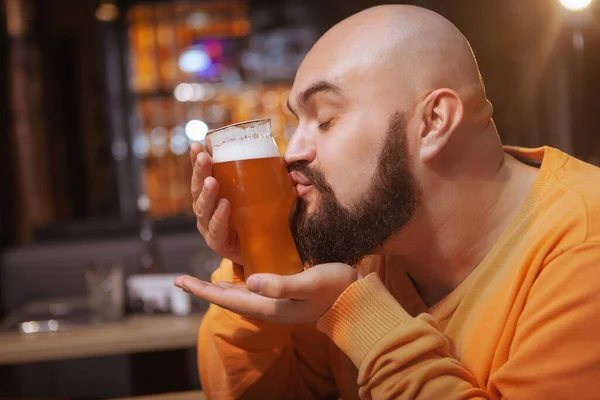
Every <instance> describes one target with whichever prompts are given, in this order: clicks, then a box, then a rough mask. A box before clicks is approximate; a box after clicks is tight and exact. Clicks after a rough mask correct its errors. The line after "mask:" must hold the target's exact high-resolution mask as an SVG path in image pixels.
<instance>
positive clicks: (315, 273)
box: [246, 263, 358, 300]
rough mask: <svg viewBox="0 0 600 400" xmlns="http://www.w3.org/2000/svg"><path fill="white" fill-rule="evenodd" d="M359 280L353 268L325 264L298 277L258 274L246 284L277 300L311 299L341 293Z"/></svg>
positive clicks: (336, 264) (297, 275) (338, 264)
mask: <svg viewBox="0 0 600 400" xmlns="http://www.w3.org/2000/svg"><path fill="white" fill-rule="evenodd" d="M357 278H358V274H357V272H356V271H355V270H354V268H352V267H350V266H348V265H346V264H340V263H331V264H323V265H319V266H316V267H313V268H309V269H307V270H305V271H304V272H300V273H298V274H295V275H288V276H281V275H276V274H255V275H252V276H250V277H249V278H248V279H247V281H246V287H247V288H248V290H250V291H252V292H255V293H258V294H260V295H262V296H266V297H270V298H274V299H294V300H308V299H312V298H314V297H315V296H323V295H327V293H338V292H339V293H341V291H343V290H344V289H345V288H346V287H348V286H349V285H350V284H352V283H353V282H354V281H356V279H357Z"/></svg>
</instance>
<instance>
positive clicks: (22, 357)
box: [0, 314, 202, 365]
mask: <svg viewBox="0 0 600 400" xmlns="http://www.w3.org/2000/svg"><path fill="white" fill-rule="evenodd" d="M201 321H202V315H201V314H194V315H190V316H186V317H176V316H171V315H149V316H133V317H129V318H127V319H125V320H124V321H122V322H114V323H110V324H103V325H94V326H92V325H90V326H83V327H78V328H74V329H72V330H65V331H58V332H48V333H32V334H23V333H20V332H0V365H3V364H22V363H32V362H40V361H56V360H64V359H73V358H86V357H97V356H109V355H116V354H127V353H139V352H145V351H154V350H171V349H180V348H189V347H194V346H196V337H197V334H198V328H199V327H200V322H201Z"/></svg>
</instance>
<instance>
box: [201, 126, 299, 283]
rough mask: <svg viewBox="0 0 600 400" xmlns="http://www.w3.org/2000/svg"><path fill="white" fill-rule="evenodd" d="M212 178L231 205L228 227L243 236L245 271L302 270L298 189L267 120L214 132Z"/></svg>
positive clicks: (211, 136)
mask: <svg viewBox="0 0 600 400" xmlns="http://www.w3.org/2000/svg"><path fill="white" fill-rule="evenodd" d="M208 141H209V142H210V147H211V151H212V157H213V176H214V178H215V179H216V180H217V182H219V187H220V189H219V190H220V191H219V196H220V197H222V198H225V199H227V200H229V202H230V203H231V218H230V227H231V229H233V230H235V231H236V232H237V234H238V237H239V239H240V245H241V250H242V259H243V262H244V274H245V276H246V278H247V277H249V276H250V275H252V274H255V273H258V272H261V273H262V272H268V273H274V274H280V275H291V274H295V273H297V272H300V271H302V270H303V268H302V263H301V261H300V257H299V255H298V250H297V249H296V244H295V243H294V239H293V237H292V233H291V231H290V227H289V216H290V213H291V211H292V209H293V207H294V202H295V192H294V187H293V183H292V180H291V179H290V177H289V175H288V171H287V168H286V166H285V164H284V162H283V159H282V158H281V155H280V154H279V150H278V149H277V145H276V144H275V141H274V139H273V137H272V136H271V131H270V121H269V120H259V121H250V122H245V123H241V124H236V125H232V126H228V127H225V128H221V129H218V130H216V131H214V132H211V133H210V134H209V135H208Z"/></svg>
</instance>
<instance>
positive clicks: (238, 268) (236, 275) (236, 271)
mask: <svg viewBox="0 0 600 400" xmlns="http://www.w3.org/2000/svg"><path fill="white" fill-rule="evenodd" d="M232 264H233V275H232V282H233V283H245V282H246V279H245V278H244V267H243V266H242V265H240V264H238V263H232Z"/></svg>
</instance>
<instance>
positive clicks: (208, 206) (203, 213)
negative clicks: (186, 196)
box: [194, 176, 219, 236]
mask: <svg viewBox="0 0 600 400" xmlns="http://www.w3.org/2000/svg"><path fill="white" fill-rule="evenodd" d="M218 194H219V184H218V183H217V181H216V180H215V178H213V177H212V176H209V177H207V178H206V179H204V186H203V187H202V190H201V191H200V195H199V196H198V198H197V199H196V202H195V203H194V212H195V213H196V218H197V220H198V229H199V230H200V233H202V236H206V235H207V234H208V228H209V223H210V220H211V218H213V215H214V213H215V212H216V210H215V207H216V206H217V204H216V203H217V196H218Z"/></svg>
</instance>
